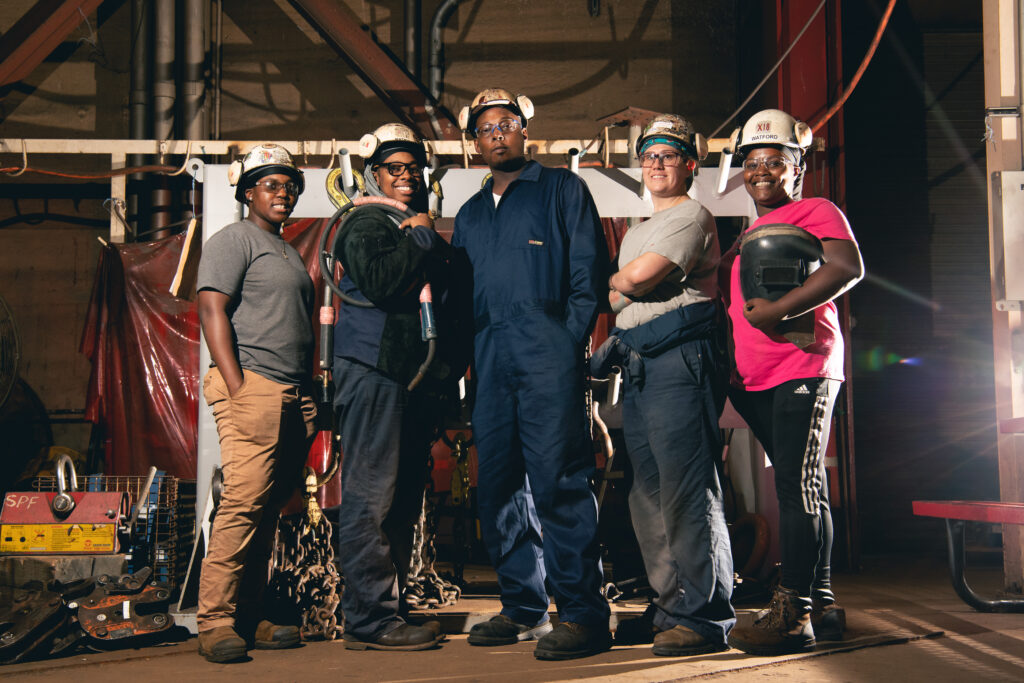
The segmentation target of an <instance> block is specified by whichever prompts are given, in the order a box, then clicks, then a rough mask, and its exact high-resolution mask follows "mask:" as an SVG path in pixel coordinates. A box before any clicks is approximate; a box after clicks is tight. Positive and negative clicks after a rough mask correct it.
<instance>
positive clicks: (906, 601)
mask: <svg viewBox="0 0 1024 683" xmlns="http://www.w3.org/2000/svg"><path fill="white" fill-rule="evenodd" d="M864 564H865V567H864V571H863V572H862V573H860V574H857V575H840V576H837V577H836V580H835V583H836V592H837V594H838V595H839V596H840V599H841V603H842V604H843V605H844V606H845V607H846V610H847V620H848V633H847V637H846V639H845V640H844V641H843V642H841V643H834V644H819V646H818V649H817V650H816V651H815V652H814V653H809V654H804V655H792V656H788V657H777V658H755V657H749V656H747V655H744V654H743V653H741V652H738V651H735V650H730V651H727V652H723V653H718V654H714V655H706V656H700V657H690V658H680V659H672V658H664V657H655V656H653V655H652V654H651V651H650V647H649V646H634V647H626V648H620V647H616V648H613V649H612V650H611V651H610V652H606V653H604V654H601V655H598V656H595V657H590V658H587V659H582V660H575V661H571V662H540V661H538V660H536V659H534V657H533V645H532V644H531V643H522V644H519V645H515V646H510V647H502V648H479V647H472V646H470V645H469V644H468V643H467V642H466V636H465V635H464V634H461V633H460V634H452V635H449V638H448V640H447V642H445V643H443V644H442V646H441V647H440V648H439V649H437V650H432V651H426V652H408V653H390V652H354V651H350V650H345V649H344V648H343V646H342V645H341V643H340V642H339V641H335V642H314V643H307V644H305V645H304V646H302V647H300V648H297V649H294V650H285V651H277V652H270V651H254V652H253V653H252V659H251V660H250V661H248V662H244V663H238V664H230V665H217V664H210V663H208V662H206V661H205V660H203V659H202V658H200V657H199V656H198V655H197V654H196V640H195V639H194V638H191V639H189V640H187V641H186V642H183V643H178V644H175V645H170V646H164V647H151V648H146V649H139V650H122V651H117V652H103V653H90V654H85V655H76V656H73V657H67V658H64V659H57V660H49V661H42V662H30V663H24V664H16V665H12V666H7V667H2V668H0V678H2V679H3V680H4V681H5V683H6V682H8V681H11V682H14V681H44V680H54V681H56V680H60V681H67V682H73V683H92V682H104V683H108V682H109V681H113V680H117V681H174V682H176V683H184V682H189V683H191V682H192V681H218V682H220V681H224V682H227V681H315V680H331V681H334V680H352V681H488V682H492V681H493V682H501V681H514V682H515V683H524V682H526V681H561V680H588V681H605V680H607V681H612V680H615V681H669V680H681V679H687V678H697V677H700V678H708V679H712V680H719V679H725V680H736V681H752V680H764V679H768V678H786V679H790V678H791V679H799V680H801V681H819V680H820V681H883V680H885V681H888V680H894V681H919V680H927V681H931V682H937V681H975V680H1016V681H1020V680H1024V614H982V613H979V612H975V611H974V610H972V609H970V608H969V607H967V606H966V605H965V604H963V603H962V602H961V601H960V599H959V598H957V597H956V595H955V594H954V593H953V590H952V588H951V587H950V584H949V579H948V576H947V574H946V568H945V562H944V560H943V559H942V558H939V557H935V558H933V559H915V560H903V559H893V558H884V559H882V558H868V559H866V560H865V561H864ZM969 576H970V578H971V579H972V585H973V586H975V588H976V589H977V590H978V591H979V592H983V591H986V592H988V594H991V593H994V592H995V591H996V590H998V588H999V586H1000V585H1001V571H999V570H998V569H995V568H991V569H983V570H972V571H971V572H970V573H969ZM467 578H469V577H467ZM640 608H641V606H640V605H638V604H636V603H633V604H626V605H621V604H616V605H614V607H613V609H614V610H615V611H616V615H617V616H619V615H625V614H629V613H636V612H639V610H640ZM496 609H497V602H496V601H495V599H494V597H493V596H471V597H465V598H463V599H462V600H461V601H460V602H459V604H458V605H456V606H455V607H452V608H447V609H446V610H445V611H444V612H443V613H442V614H440V615H437V616H440V617H441V618H442V622H443V623H444V625H445V628H446V630H460V629H459V625H464V624H468V623H471V622H472V621H473V620H474V619H479V618H483V617H485V616H489V615H490V614H491V613H493V612H492V611H493V610H496ZM749 615H750V610H744V611H743V612H742V613H741V619H746V618H749Z"/></svg>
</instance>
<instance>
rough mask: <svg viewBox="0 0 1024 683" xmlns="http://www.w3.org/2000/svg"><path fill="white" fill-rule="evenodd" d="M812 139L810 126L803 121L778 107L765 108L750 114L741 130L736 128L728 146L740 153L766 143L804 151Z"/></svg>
mask: <svg viewBox="0 0 1024 683" xmlns="http://www.w3.org/2000/svg"><path fill="white" fill-rule="evenodd" d="M813 139H814V134H813V133H812V132H811V127H810V126H808V125H807V124H806V123H804V122H803V121H797V120H796V119H795V118H793V117H792V116H790V115H789V114H787V113H786V112H784V111H781V110H779V109H765V110H764V111H759V112H758V113H756V114H754V115H753V116H751V117H750V118H749V119H748V120H747V122H746V123H745V124H743V130H742V131H741V130H740V129H738V128H737V129H736V131H735V132H734V133H733V134H732V139H731V140H730V145H729V146H730V148H731V149H733V150H734V151H736V152H739V153H741V154H742V153H744V152H746V151H747V150H749V149H752V148H754V147H764V146H767V145H778V146H781V147H789V148H790V149H795V150H797V151H799V152H805V151H807V148H809V147H810V146H811V141H812V140H813Z"/></svg>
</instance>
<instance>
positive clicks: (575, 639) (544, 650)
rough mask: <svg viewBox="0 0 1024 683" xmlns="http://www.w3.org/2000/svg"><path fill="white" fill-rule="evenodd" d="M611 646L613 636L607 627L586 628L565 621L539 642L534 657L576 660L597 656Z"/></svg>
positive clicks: (582, 625)
mask: <svg viewBox="0 0 1024 683" xmlns="http://www.w3.org/2000/svg"><path fill="white" fill-rule="evenodd" d="M611 646H612V634H611V632H610V631H609V630H608V627H607V626H605V627H599V626H586V625H584V624H577V623H575V622H572V621H563V622H562V623H560V624H559V625H558V626H556V627H555V628H554V629H553V630H552V631H551V633H549V634H547V635H546V636H544V637H543V638H541V639H540V640H538V641H537V647H536V648H535V649H534V651H533V656H534V657H536V658H537V659H553V660H561V659H576V658H577V657H589V656H590V655H596V654H598V653H600V652H604V651H605V650H608V649H609V648H611Z"/></svg>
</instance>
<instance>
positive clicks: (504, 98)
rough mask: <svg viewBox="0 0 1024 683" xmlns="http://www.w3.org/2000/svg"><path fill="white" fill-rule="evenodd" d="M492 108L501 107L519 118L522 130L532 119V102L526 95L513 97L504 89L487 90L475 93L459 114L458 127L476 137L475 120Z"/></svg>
mask: <svg viewBox="0 0 1024 683" xmlns="http://www.w3.org/2000/svg"><path fill="white" fill-rule="evenodd" d="M492 107H503V108H505V109H508V110H509V111H511V112H512V113H513V114H515V115H516V116H518V117H519V122H520V123H521V124H522V126H523V128H526V124H527V123H528V122H529V120H530V119H532V118H533V114H534V108H533V102H532V101H531V100H530V98H529V97H527V96H526V95H513V94H512V93H511V92H509V91H508V90H505V89H504V88H488V89H486V90H481V91H480V92H479V93H477V95H476V97H474V98H473V101H472V102H471V103H470V104H468V105H467V106H465V107H463V108H462V110H461V111H460V112H459V127H460V128H462V130H464V131H466V133H468V134H469V136H470V137H476V120H477V119H478V118H479V117H480V115H481V114H483V113H484V112H485V111H487V110H488V109H490V108H492Z"/></svg>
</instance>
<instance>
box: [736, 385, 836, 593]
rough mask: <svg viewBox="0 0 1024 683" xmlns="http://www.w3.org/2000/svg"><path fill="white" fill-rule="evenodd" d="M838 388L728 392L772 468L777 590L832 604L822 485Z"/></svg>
mask: <svg viewBox="0 0 1024 683" xmlns="http://www.w3.org/2000/svg"><path fill="white" fill-rule="evenodd" d="M841 385H842V382H840V381H838V380H834V379H824V378H821V377H812V378H809V379H795V380H792V381H789V382H785V383H783V384H780V385H779V386H777V387H774V388H772V389H766V390H764V391H745V390H743V389H738V388H736V387H730V389H729V398H730V399H731V400H732V404H733V406H734V407H735V408H736V410H737V411H738V412H739V414H740V415H741V416H742V417H743V419H744V420H745V421H746V423H747V424H748V425H749V426H750V428H751V429H752V430H753V432H754V436H756V437H757V440H758V441H760V442H761V445H762V446H764V449H765V452H766V453H767V454H768V459H769V460H771V462H772V466H773V467H774V468H775V493H776V495H777V496H778V499H779V536H780V538H779V541H780V544H781V554H782V586H783V587H785V588H789V589H791V590H796V591H797V592H798V593H799V594H800V595H801V596H803V597H808V596H811V595H812V590H813V594H814V596H815V597H819V598H822V599H825V600H826V601H832V600H834V597H833V595H832V590H831V574H830V567H829V563H830V561H831V557H832V513H831V512H830V510H829V505H828V485H827V481H826V479H825V450H826V448H827V446H828V434H829V428H830V427H831V422H832V408H833V407H834V406H835V402H836V396H838V394H839V387H840V386H841Z"/></svg>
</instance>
